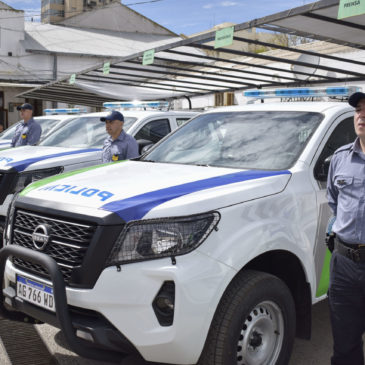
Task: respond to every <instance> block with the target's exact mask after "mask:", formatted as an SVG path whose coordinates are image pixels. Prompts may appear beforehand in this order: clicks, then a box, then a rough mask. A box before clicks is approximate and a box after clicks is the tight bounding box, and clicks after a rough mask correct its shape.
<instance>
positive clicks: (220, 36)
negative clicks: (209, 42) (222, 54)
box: [214, 27, 234, 48]
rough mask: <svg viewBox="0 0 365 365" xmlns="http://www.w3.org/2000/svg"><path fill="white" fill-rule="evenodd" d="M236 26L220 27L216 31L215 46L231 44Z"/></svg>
mask: <svg viewBox="0 0 365 365" xmlns="http://www.w3.org/2000/svg"><path fill="white" fill-rule="evenodd" d="M233 33H234V27H228V28H223V29H219V30H217V31H216V32H215V42H214V48H219V47H225V46H230V45H231V44H232V43H233Z"/></svg>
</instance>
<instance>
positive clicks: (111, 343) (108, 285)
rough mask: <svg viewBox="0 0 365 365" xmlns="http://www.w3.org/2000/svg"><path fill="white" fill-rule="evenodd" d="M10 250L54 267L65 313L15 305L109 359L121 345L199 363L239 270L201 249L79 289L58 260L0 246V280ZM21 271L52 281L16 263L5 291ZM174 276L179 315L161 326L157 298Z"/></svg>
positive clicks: (106, 274)
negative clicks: (222, 301)
mask: <svg viewBox="0 0 365 365" xmlns="http://www.w3.org/2000/svg"><path fill="white" fill-rule="evenodd" d="M9 255H20V256H22V258H24V259H27V260H33V261H35V262H37V263H39V264H41V265H43V266H45V267H46V268H47V270H48V271H49V272H50V273H51V278H52V283H48V284H51V285H52V286H53V289H54V295H55V301H56V315H57V317H56V315H54V314H53V313H51V312H48V311H46V310H43V309H41V308H37V307H36V306H34V305H32V304H30V303H26V302H23V301H22V300H21V299H19V298H16V297H14V298H12V306H13V308H14V309H16V310H20V311H22V312H24V313H27V314H29V315H31V316H33V317H35V318H37V319H39V320H41V321H44V322H47V323H50V324H53V325H55V326H57V327H59V328H61V330H62V331H63V333H64V335H65V337H66V339H67V342H68V344H69V345H70V347H71V349H72V350H73V351H75V352H76V353H78V354H79V355H81V356H84V357H91V358H94V359H102V360H107V359H110V360H111V358H114V359H115V357H118V352H117V351H118V350H119V351H121V352H124V353H133V352H138V353H139V354H140V355H141V356H142V357H143V358H144V359H145V360H147V361H154V362H163V363H174V364H193V363H196V362H197V361H198V359H199V356H200V354H201V351H202V349H203V346H204V342H205V339H206V336H207V333H208V330H209V327H210V323H211V321H212V318H213V315H214V312H215V309H216V307H217V305H218V303H219V300H220V298H221V296H222V294H223V292H224V290H225V288H226V287H227V285H228V283H229V282H230V280H231V279H232V277H233V276H234V275H235V274H236V272H235V271H234V270H233V269H232V268H230V267H228V266H227V265H225V264H222V263H219V262H217V261H216V260H214V259H212V258H210V257H208V256H207V255H205V254H202V253H200V252H199V251H198V250H195V251H193V252H191V253H190V254H188V255H184V256H179V257H177V258H176V261H177V263H176V265H174V264H173V263H172V261H171V259H169V258H165V259H159V260H153V261H145V262H140V263H134V264H128V265H124V266H122V267H121V270H118V269H117V268H116V267H109V268H107V269H104V270H103V272H102V273H101V275H100V277H99V279H98V280H97V282H96V284H95V286H94V287H93V288H92V289H78V288H70V287H65V284H64V282H63V278H62V274H61V273H60V271H59V269H58V267H57V264H56V263H55V262H54V261H53V259H51V258H49V257H48V256H46V255H44V254H42V253H39V252H34V251H32V250H27V249H24V248H20V247H12V246H7V247H6V248H4V249H3V250H2V251H0V279H1V275H2V273H3V272H4V271H3V270H4V266H5V261H6V258H7V257H8V256H9ZM4 260H5V261H4ZM16 274H20V275H24V276H26V277H28V278H30V279H33V280H37V281H41V282H44V280H40V279H39V278H37V277H35V276H32V275H29V274H27V273H26V272H22V271H20V270H18V269H16V268H15V267H14V266H13V265H12V264H11V263H10V262H9V261H8V262H7V264H6V270H5V292H6V291H7V290H8V291H9V289H8V288H11V287H12V286H14V285H15V282H16ZM166 281H173V282H174V283H175V288H176V289H175V306H174V319H173V324H172V325H170V326H161V325H160V323H159V321H158V319H157V317H156V314H155V312H154V310H153V307H152V302H153V300H154V298H155V297H156V294H157V293H158V292H159V290H160V288H161V286H162V285H163V283H164V282H166ZM1 299H2V298H1ZM8 301H9V299H8ZM1 303H2V300H1ZM93 317H94V319H93ZM95 318H97V320H96V319H95ZM75 329H77V330H78V331H75ZM85 333H88V334H89V335H90V336H86V337H85ZM80 337H81V338H80ZM85 339H87V340H85ZM90 349H92V350H93V352H91V351H90ZM109 350H110V351H109ZM116 350H117V351H116ZM106 353H107V354H108V357H106V356H104V355H105V354H106ZM119 356H120V353H119Z"/></svg>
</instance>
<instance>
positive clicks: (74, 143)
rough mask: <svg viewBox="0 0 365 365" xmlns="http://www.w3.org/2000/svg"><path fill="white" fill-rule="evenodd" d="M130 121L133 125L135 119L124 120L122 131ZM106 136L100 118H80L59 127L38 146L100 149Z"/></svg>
mask: <svg viewBox="0 0 365 365" xmlns="http://www.w3.org/2000/svg"><path fill="white" fill-rule="evenodd" d="M130 119H131V122H132V123H133V122H134V121H135V119H136V118H125V122H124V129H126V130H127V128H128V127H127V128H126V126H127V125H128V123H129V121H130ZM107 136H108V134H107V132H106V131H105V123H102V122H101V121H100V116H80V117H78V118H75V119H73V120H71V121H70V122H69V123H66V125H63V126H61V127H60V128H59V129H57V130H56V131H55V132H53V133H52V134H51V135H49V136H48V137H46V138H45V139H44V140H43V141H42V142H40V143H39V145H40V146H56V147H70V148H71V147H72V148H89V147H95V148H102V146H103V144H104V140H105V138H106V137H107Z"/></svg>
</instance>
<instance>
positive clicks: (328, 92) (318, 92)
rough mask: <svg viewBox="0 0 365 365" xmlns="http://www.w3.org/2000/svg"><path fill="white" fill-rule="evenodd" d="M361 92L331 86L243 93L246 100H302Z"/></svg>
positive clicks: (357, 88) (355, 88)
mask: <svg viewBox="0 0 365 365" xmlns="http://www.w3.org/2000/svg"><path fill="white" fill-rule="evenodd" d="M356 91H361V87H358V86H331V87H322V88H321V87H296V88H286V89H272V90H261V89H257V90H248V91H245V92H244V93H243V95H244V96H245V97H247V98H256V99H265V98H303V97H317V96H350V95H351V94H353V93H354V92H356Z"/></svg>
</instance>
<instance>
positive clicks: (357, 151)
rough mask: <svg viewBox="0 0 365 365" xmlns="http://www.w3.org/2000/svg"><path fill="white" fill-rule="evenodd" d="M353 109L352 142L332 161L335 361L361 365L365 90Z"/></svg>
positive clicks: (364, 287) (355, 96) (364, 324)
mask: <svg viewBox="0 0 365 365" xmlns="http://www.w3.org/2000/svg"><path fill="white" fill-rule="evenodd" d="M349 104H350V105H351V106H353V107H354V108H355V115H354V127H355V132H356V135H357V138H356V140H355V142H354V143H351V144H348V145H345V146H343V147H340V148H339V149H338V150H337V151H336V152H335V153H334V155H333V158H332V160H331V164H330V169H329V174H328V184H327V193H328V200H329V205H330V207H331V209H332V211H333V213H334V215H335V216H336V220H335V222H334V224H333V232H334V234H335V238H334V240H333V243H334V251H333V254H332V259H331V267H330V286H329V293H328V294H329V305H330V314H331V325H332V334H333V340H334V351H333V356H332V358H331V364H332V365H363V364H364V354H363V341H362V335H363V333H364V330H365V93H362V92H356V93H354V94H352V95H351V96H350V98H349Z"/></svg>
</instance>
